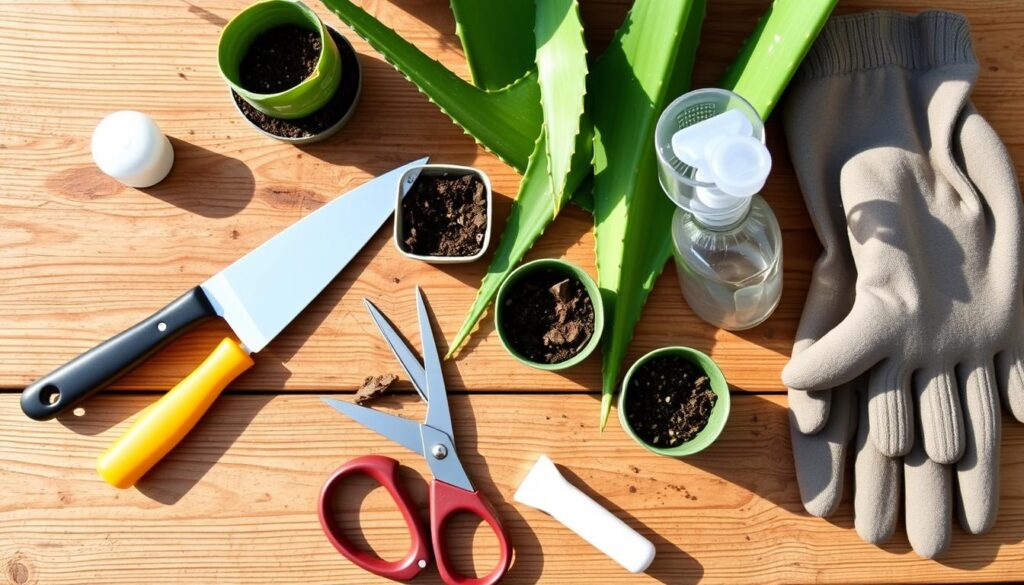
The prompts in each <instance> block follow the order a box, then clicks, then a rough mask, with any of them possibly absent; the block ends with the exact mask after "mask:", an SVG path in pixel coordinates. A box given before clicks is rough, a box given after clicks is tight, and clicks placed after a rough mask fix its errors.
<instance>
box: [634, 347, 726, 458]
mask: <svg viewBox="0 0 1024 585" xmlns="http://www.w3.org/2000/svg"><path fill="white" fill-rule="evenodd" d="M663 355H678V356H682V357H683V358H685V359H686V360H687V361H689V362H691V363H693V364H695V365H696V366H697V367H698V368H700V369H701V370H703V371H704V373H705V374H707V376H708V378H709V379H710V381H711V390H712V391H713V392H714V393H715V395H716V396H718V400H717V401H716V402H715V406H714V408H712V409H711V416H710V417H709V418H708V424H707V426H705V427H704V428H703V429H702V430H701V431H700V432H699V433H697V436H696V437H694V438H692V439H690V440H689V441H687V442H685V443H682V444H680V445H676V446H675V447H657V446H655V445H651V444H649V443H647V442H646V441H644V440H643V439H641V438H640V437H639V436H637V434H636V433H635V432H634V431H633V428H632V427H631V426H630V425H629V419H628V417H627V416H626V392H627V391H628V389H629V381H630V379H631V378H632V377H633V373H634V372H636V370H637V368H638V367H639V366H641V365H643V364H644V363H646V362H647V361H649V360H651V359H652V358H656V357H660V356H663ZM730 408H731V402H730V397H729V384H728V383H727V382H726V381H725V375H724V374H722V370H721V368H719V367H718V364H716V363H715V360H713V359H711V357H710V356H709V355H707V354H706V353H704V352H702V351H698V350H696V349H692V348H689V347H682V346H673V347H663V348H661V349H656V350H654V351H652V352H650V353H648V354H646V355H644V356H643V357H641V358H640V359H638V360H636V362H635V363H634V364H633V365H632V366H631V367H630V368H629V371H628V372H626V377H625V378H624V379H623V380H622V389H621V390H620V391H619V424H621V425H622V428H623V430H625V431H626V434H627V435H629V436H630V438H632V439H633V440H634V441H636V442H637V443H639V444H640V445H641V446H643V448H645V449H647V450H648V451H651V452H653V453H657V454H658V455H664V456H666V457H685V456H687V455H693V454H695V453H699V452H701V451H703V450H704V449H706V448H708V447H709V446H710V445H711V444H712V443H714V442H715V440H716V439H718V435H720V434H721V433H722V429H724V428H725V423H726V421H727V420H729V411H730Z"/></svg>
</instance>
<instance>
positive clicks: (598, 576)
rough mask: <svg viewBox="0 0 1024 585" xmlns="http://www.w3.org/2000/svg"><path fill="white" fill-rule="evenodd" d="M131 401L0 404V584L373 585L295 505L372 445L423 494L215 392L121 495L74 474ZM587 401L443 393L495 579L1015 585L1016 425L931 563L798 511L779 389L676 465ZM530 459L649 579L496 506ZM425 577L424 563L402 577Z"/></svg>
mask: <svg viewBox="0 0 1024 585" xmlns="http://www.w3.org/2000/svg"><path fill="white" fill-rule="evenodd" d="M149 400H150V397H149V396H138V395H132V396H127V395H126V396H107V397H105V398H103V399H102V400H97V401H95V404H94V405H93V406H92V407H90V408H89V409H88V410H87V412H86V413H85V416H83V417H80V418H78V419H75V418H74V417H72V419H71V420H69V421H67V422H66V423H65V424H66V425H67V426H66V427H65V426H62V424H61V423H59V422H56V421H53V422H48V423H43V424H33V425H30V426H26V425H24V424H23V422H22V419H23V417H22V414H21V412H20V411H19V409H18V406H17V404H16V400H15V397H13V396H11V395H5V396H2V397H0V428H4V429H10V428H13V427H17V428H19V429H23V430H22V431H21V432H20V433H18V434H17V435H13V436H8V437H7V438H5V439H4V441H3V443H2V447H0V457H2V459H3V461H4V465H3V466H0V485H2V486H3V489H4V491H3V494H4V495H3V496H2V497H0V559H2V562H5V563H6V567H5V568H4V569H2V571H6V573H4V572H0V582H3V579H4V578H5V577H6V578H7V579H8V580H9V581H10V582H12V583H19V584H28V583H39V584H48V585H58V584H65V583H66V584H72V583H104V584H108V585H119V584H135V583H147V584H153V585H156V584H163V583H167V584H171V583H224V584H234V583H239V584H240V583H246V584H250V585H255V584H262V583H267V584H269V583H309V584H317V583H323V584H329V583H332V584H333V583H370V582H376V580H375V579H374V578H373V577H372V576H370V575H367V574H366V573H363V572H362V571H361V570H359V569H358V568H356V567H355V566H353V565H352V564H351V563H349V562H347V561H346V560H345V559H343V558H342V557H341V556H340V555H339V554H337V553H336V552H335V551H334V549H333V548H332V547H331V546H330V544H329V543H328V542H327V539H326V538H325V537H324V536H323V534H322V533H321V531H320V527H319V525H318V522H317V516H316V510H315V505H314V502H315V501H316V497H317V493H318V491H319V489H320V486H321V484H322V483H323V481H324V480H326V478H327V476H328V475H329V473H330V472H331V471H333V470H334V469H335V468H336V467H337V466H338V465H340V464H341V463H343V462H344V461H347V460H348V459H350V458H352V457H354V456H357V455H362V454H366V453H381V454H385V455H389V456H392V457H395V458H397V459H399V460H400V461H401V462H402V463H403V465H407V466H408V467H407V468H403V474H402V476H403V477H404V478H405V479H406V480H408V481H409V483H410V485H411V486H412V487H414V488H415V490H414V494H415V497H416V499H417V500H418V501H421V502H422V501H424V500H425V497H426V484H425V482H424V480H422V479H421V478H422V477H423V474H425V473H426V468H425V465H424V464H423V461H422V459H420V458H419V457H417V456H415V455H413V454H411V453H409V452H406V451H403V450H402V449H401V447H398V446H397V445H394V444H390V443H388V442H387V441H383V440H381V439H380V438H379V437H377V436H376V435H375V434H373V433H372V432H371V431H368V430H366V429H364V428H362V427H360V426H359V425H357V424H356V423H354V422H352V421H349V420H347V419H345V417H343V416H341V415H339V414H337V413H335V412H334V411H333V410H331V409H329V408H327V407H326V406H324V405H323V404H322V403H320V401H319V400H318V399H317V397H316V396H311V395H293V396H278V397H270V396H260V395H255V396H229V397H225V399H224V400H221V401H220V402H218V403H217V405H216V406H215V407H214V409H213V410H212V411H211V412H210V413H209V415H208V416H207V419H206V421H205V423H204V424H203V425H201V427H200V428H199V429H197V430H196V431H195V432H194V433H193V434H192V435H191V436H190V437H188V438H187V439H186V440H185V441H184V443H183V444H182V445H181V446H180V447H179V448H178V449H177V450H176V451H175V452H174V453H173V454H172V455H171V456H170V457H169V458H168V459H166V460H165V461H164V462H163V463H161V464H160V466H159V467H157V468H156V469H155V470H154V471H153V472H152V473H151V474H150V475H149V476H148V477H147V478H146V479H145V480H144V481H143V482H142V483H140V485H139V486H138V489H137V490H134V489H133V490H128V491H117V490H114V489H113V488H111V487H109V486H107V485H106V484H104V483H103V482H102V481H101V480H100V479H99V478H98V477H96V475H95V473H94V472H93V470H92V466H93V463H94V460H95V457H96V455H97V453H98V452H100V451H101V450H102V449H103V448H105V446H106V445H107V444H109V443H110V441H111V440H112V439H113V438H114V437H116V436H117V435H118V433H119V432H120V431H121V430H123V428H124V426H125V424H126V421H124V420H123V419H125V418H127V417H130V416H132V415H133V414H134V413H135V412H136V411H137V410H138V409H140V408H142V407H143V406H144V405H145V404H146V403H147V402H148V401H149ZM391 404H392V405H393V406H399V407H400V408H399V410H397V412H399V413H401V414H402V415H403V416H417V415H420V414H422V412H423V411H422V408H420V406H419V404H418V403H412V402H410V401H409V400H402V401H399V402H391ZM593 409H594V400H593V399H592V398H591V397H589V396H578V395H577V396H564V395H563V396H551V395H532V396H516V397H515V398H514V399H510V398H509V397H506V396H502V395H497V394H491V395H486V396H469V397H466V396H458V397H455V398H454V399H453V400H452V412H453V418H454V423H455V433H456V437H457V442H458V443H459V447H460V457H461V458H462V460H463V462H464V463H465V464H466V466H467V469H468V470H469V473H470V475H471V478H472V479H473V481H474V482H475V483H476V486H477V487H478V488H479V489H481V490H483V492H484V493H485V494H486V496H487V497H488V498H489V499H490V500H491V501H492V502H493V503H494V504H495V505H496V506H497V508H498V511H499V513H500V515H501V516H502V518H503V521H504V522H506V523H507V525H508V528H509V531H510V535H511V539H512V541H513V543H514V545H515V547H516V558H515V564H514V566H513V569H512V570H511V572H510V573H509V576H508V580H507V581H506V583H534V582H541V583H642V582H650V583H656V582H659V581H660V582H662V583H671V584H681V583H692V582H695V581H697V580H699V579H704V580H705V581H706V582H708V583H752V582H766V583H781V582H794V581H819V582H830V583H850V582H854V581H865V582H878V583H886V582H895V581H900V582H903V581H915V582H934V581H945V582H963V581H966V580H969V579H977V580H995V579H1007V580H1009V579H1014V578H1019V577H1020V576H1021V574H1022V573H1021V567H1022V566H1024V547H1022V546H1020V544H1019V541H1020V540H1021V537H1022V536H1024V483H1022V482H1021V481H1020V477H1021V476H1022V474H1024V427H1022V426H1021V425H1010V424H1007V427H1006V433H1005V435H1004V448H1003V466H1002V470H1003V482H1002V509H1001V512H1000V516H999V521H998V523H997V525H996V528H995V529H994V530H993V531H992V532H991V533H989V534H986V535H985V536H981V537H977V536H967V535H965V534H963V533H961V532H959V531H958V530H957V531H956V533H955V536H954V539H953V547H952V551H951V553H950V554H949V555H948V556H947V557H946V558H945V559H944V560H943V561H942V562H941V563H939V562H935V561H925V560H922V559H920V558H919V557H917V556H916V555H914V553H913V552H912V551H910V550H909V547H908V546H907V544H906V536H905V535H904V534H903V533H902V531H901V532H899V533H898V534H896V535H895V536H894V537H893V541H892V543H891V544H890V545H887V546H885V547H882V548H877V547H874V546H870V545H867V544H865V543H863V542H861V541H860V539H859V538H858V537H857V535H856V533H855V532H854V530H853V528H852V518H851V513H850V506H849V505H845V506H844V507H843V509H842V510H841V512H840V513H839V514H838V515H837V516H836V517H834V518H833V519H832V520H831V521H829V522H826V521H822V520H817V519H812V518H809V517H808V516H807V515H806V514H804V513H803V511H802V508H801V506H800V500H799V497H798V494H797V489H796V482H795V480H794V477H793V472H792V462H791V459H790V458H791V455H790V450H789V440H788V437H789V431H788V429H787V423H786V413H785V404H784V399H783V398H782V397H774V396H752V395H751V396H739V397H737V399H736V400H735V404H734V411H733V414H732V417H731V420H730V424H729V426H728V427H727V429H726V431H725V434H724V435H723V436H722V438H721V439H719V442H718V443H716V444H715V445H714V446H713V447H712V448H711V449H710V450H708V451H706V452H705V453H703V454H701V455H699V456H696V457H693V458H690V459H687V460H685V461H677V460H672V459H667V458H662V457H658V456H655V455H653V454H650V453H646V452H644V451H642V450H640V449H638V448H637V447H636V446H635V445H634V444H632V443H631V442H630V440H629V439H628V438H627V437H626V436H625V435H624V434H623V432H622V431H621V430H620V429H619V428H618V427H617V426H614V428H610V429H609V430H608V431H607V432H605V433H604V434H601V435H599V434H598V433H597V432H596V431H595V429H594V427H593V424H592V423H593ZM512 421H514V422H512ZM299 423H301V424H299ZM541 453H547V454H548V455H549V456H550V457H551V458H552V459H553V460H554V461H555V462H556V463H558V464H559V465H561V466H562V467H563V469H564V470H566V471H567V474H568V475H569V476H570V477H571V478H573V479H572V480H573V481H574V482H575V483H576V484H577V485H579V486H581V487H583V489H585V490H586V491H588V493H590V494H592V495H596V496H597V497H598V499H599V500H600V501H601V502H602V503H604V504H605V505H607V506H608V507H609V508H610V509H611V510H613V511H614V512H615V513H616V514H617V515H618V516H619V517H620V518H622V519H623V520H625V521H626V522H627V523H629V524H630V525H631V526H632V527H634V528H635V529H637V530H639V531H640V532H641V533H642V534H644V535H645V536H646V537H648V538H649V539H651V541H652V542H654V543H655V545H656V547H657V549H658V552H657V556H656V558H655V561H654V564H653V565H652V568H651V569H650V571H649V573H648V574H646V575H630V574H629V573H626V572H625V571H623V570H622V569H621V568H620V567H619V566H618V565H616V564H615V563H614V562H613V561H611V560H610V559H608V558H606V557H604V556H603V555H602V554H601V553H600V552H598V551H597V550H596V549H594V548H592V547H590V545H588V544H586V543H585V542H583V541H582V540H580V539H578V538H577V537H575V536H574V535H573V534H571V533H569V532H568V531H567V530H566V529H564V528H563V527H562V526H561V525H559V524H558V523H557V522H555V521H554V520H552V519H551V518H549V517H547V516H545V515H544V514H542V513H540V512H537V511H535V510H531V509H529V508H527V507H525V506H522V505H519V504H516V503H514V502H513V501H512V494H513V493H514V492H515V488H516V486H517V485H518V484H519V482H520V480H521V479H522V478H523V477H524V476H525V474H526V472H527V471H528V470H529V468H530V466H531V465H532V464H533V461H535V460H536V458H537V456H538V455H540V454H541ZM427 477H428V478H429V475H428V476H427ZM584 486H585V487H584ZM368 492H369V493H368ZM367 494H368V495H367ZM337 503H338V505H339V508H340V509H341V510H342V511H343V513H342V514H341V515H340V516H339V519H340V520H341V522H342V523H343V525H344V526H345V528H346V531H347V532H346V534H350V535H352V537H353V538H354V539H356V540H359V539H360V538H365V539H366V540H367V541H368V542H369V544H370V545H372V546H373V547H374V548H375V550H376V551H377V552H379V553H380V554H382V555H384V556H385V558H397V557H398V556H400V555H401V554H402V553H404V552H405V547H406V546H407V542H408V539H407V538H406V536H405V532H404V530H405V528H404V523H403V522H402V520H401V518H400V517H399V516H398V515H397V513H396V512H394V511H393V509H392V508H390V507H389V506H390V500H389V499H388V498H387V496H386V494H385V493H384V492H383V491H382V490H380V489H377V490H372V491H371V486H369V485H367V484H364V483H361V482H353V484H352V485H351V486H348V488H347V490H346V495H345V496H344V497H343V498H342V499H340V500H339V501H338V502H337ZM357 510H359V512H357ZM456 527H457V528H458V530H457V531H456V534H453V535H452V539H451V543H452V546H453V547H455V546H456V545H459V544H462V545H465V544H467V543H469V542H474V543H475V544H476V551H477V552H476V555H477V558H476V559H475V560H474V561H470V559H469V558H468V556H467V555H466V554H465V549H464V548H461V549H460V548H454V550H455V551H462V552H459V553H457V559H458V561H457V562H458V564H459V566H460V567H466V568H467V569H472V568H474V567H475V568H476V569H478V570H481V571H486V570H487V569H489V567H490V564H489V563H490V562H491V561H492V559H493V558H494V554H495V552H496V551H495V550H494V549H493V540H491V538H492V537H490V535H489V534H488V533H487V532H486V531H485V529H483V528H479V527H477V526H474V525H473V524H471V523H465V524H461V523H460V524H456ZM478 528H479V530H477V529H478ZM488 545H490V546H488ZM19 576H20V577H19ZM437 582H438V579H437V576H436V572H435V571H434V569H430V570H429V572H428V573H426V574H425V575H424V578H423V580H418V581H417V583H437Z"/></svg>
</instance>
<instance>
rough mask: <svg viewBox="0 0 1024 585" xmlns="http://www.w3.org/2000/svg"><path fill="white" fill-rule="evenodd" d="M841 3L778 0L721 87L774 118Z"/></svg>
mask: <svg viewBox="0 0 1024 585" xmlns="http://www.w3.org/2000/svg"><path fill="white" fill-rule="evenodd" d="M836 1H837V0H775V2H774V3H773V4H772V6H771V8H769V9H768V12H766V13H765V15H764V16H762V17H761V20H760V21H759V22H758V23H757V28H756V29H754V32H753V33H752V34H751V35H750V37H749V38H747V41H746V42H745V43H744V44H743V48H742V49H740V52H739V54H738V55H737V56H736V58H735V59H734V60H733V62H732V64H731V65H730V66H729V69H728V71H727V72H726V74H725V77H724V78H723V79H722V82H721V84H720V85H721V87H723V88H725V89H729V90H732V91H734V92H736V93H738V94H739V95H741V96H743V97H744V98H745V99H746V100H747V101H748V102H750V104H751V105H753V106H754V109H756V110H757V113H758V114H760V115H761V119H762V120H765V119H767V118H768V115H769V114H771V112H772V109H773V108H774V107H775V104H776V103H778V101H779V96H781V95H782V90H784V89H785V88H786V85H787V84H788V83H789V80H790V79H792V78H793V74H794V73H796V70H797V67H799V66H800V63H801V62H802V61H803V60H804V56H806V55H807V51H809V50H810V49H811V45H812V44H814V40H815V39H816V38H817V37H818V33H819V32H821V28H822V27H823V26H825V21H826V20H828V16H829V14H831V13H832V9H833V8H835V5H836Z"/></svg>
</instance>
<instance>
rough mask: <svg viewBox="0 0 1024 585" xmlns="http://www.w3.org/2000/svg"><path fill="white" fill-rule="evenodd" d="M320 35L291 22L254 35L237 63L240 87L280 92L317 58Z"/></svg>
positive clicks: (313, 66) (303, 74)
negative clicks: (247, 48) (240, 60)
mask: <svg viewBox="0 0 1024 585" xmlns="http://www.w3.org/2000/svg"><path fill="white" fill-rule="evenodd" d="M320 48H321V44H320V35H319V34H318V33H317V32H316V31H313V30H309V29H306V28H302V27H301V26H296V25H294V24H285V25H281V26H276V27H274V28H272V29H270V30H267V31H266V32H262V33H260V34H258V35H256V38H255V39H253V41H252V44H251V45H249V50H248V51H246V53H245V57H243V58H242V62H241V63H240V64H239V65H238V77H239V81H241V82H242V87H244V88H245V89H246V90H248V91H251V92H253V93H280V92H282V91H284V90H286V89H291V88H293V87H295V86H296V85H298V84H300V83H302V81H303V80H305V79H306V78H307V77H309V76H310V75H311V74H312V73H313V71H314V70H315V69H316V64H317V61H319V60H320Z"/></svg>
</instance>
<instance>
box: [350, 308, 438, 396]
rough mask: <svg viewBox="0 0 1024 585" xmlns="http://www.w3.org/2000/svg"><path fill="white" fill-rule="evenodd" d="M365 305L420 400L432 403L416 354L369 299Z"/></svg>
mask: <svg viewBox="0 0 1024 585" xmlns="http://www.w3.org/2000/svg"><path fill="white" fill-rule="evenodd" d="M363 304H364V305H366V310H367V311H369V312H370V316H371V317H373V322H374V323H376V324H377V329H380V333H381V335H383V336H384V341H386V342H388V347H390V348H391V353H393V354H395V357H396V358H398V363H400V364H402V369H403V370H405V373H406V374H408V375H409V379H410V380H412V386H413V388H415V389H416V392H418V393H419V395H420V398H422V399H423V401H424V402H430V401H429V400H428V399H427V390H426V388H427V380H426V374H425V373H424V371H423V365H422V364H420V360H418V359H416V354H414V353H413V352H412V350H411V349H409V346H408V345H406V343H405V341H404V340H403V339H402V336H401V335H399V334H398V332H397V331H395V328H394V327H392V326H391V323H390V322H389V321H388V320H387V318H386V317H385V316H384V315H383V314H382V313H381V312H380V309H378V308H377V306H376V305H374V304H373V303H372V302H370V300H369V299H363Z"/></svg>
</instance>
